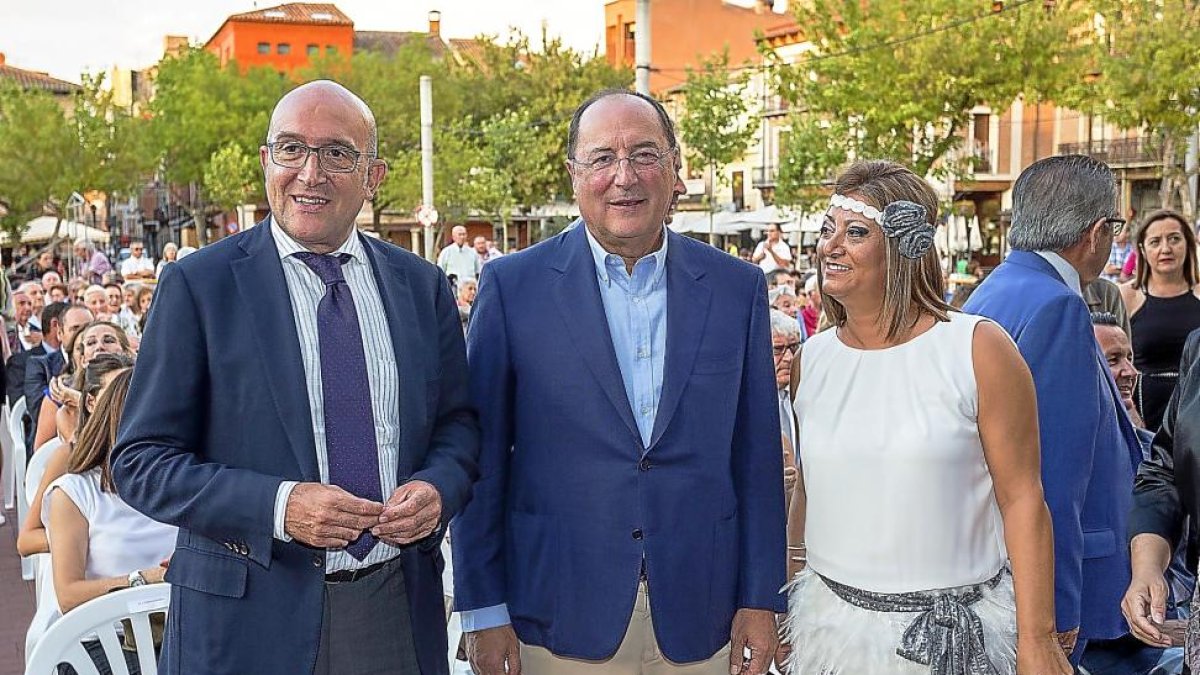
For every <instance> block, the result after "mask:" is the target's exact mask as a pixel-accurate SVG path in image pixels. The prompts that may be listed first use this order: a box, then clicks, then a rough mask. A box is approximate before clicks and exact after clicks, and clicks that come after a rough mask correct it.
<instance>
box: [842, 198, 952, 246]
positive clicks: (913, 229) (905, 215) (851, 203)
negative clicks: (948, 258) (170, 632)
mask: <svg viewBox="0 0 1200 675" xmlns="http://www.w3.org/2000/svg"><path fill="white" fill-rule="evenodd" d="M829 207H830V208H834V207H837V208H839V209H845V210H847V211H853V212H854V213H860V214H862V215H863V216H866V217H867V218H870V219H871V220H873V221H875V222H877V223H879V226H880V227H882V228H883V234H884V235H886V236H887V237H888V238H889V239H898V240H899V244H900V255H902V256H904V257H905V258H908V259H909V260H918V259H920V258H922V257H924V255H925V254H926V253H928V252H929V249H930V247H932V246H933V233H934V227H933V224H931V223H930V222H929V213H928V212H927V211H926V210H925V207H924V206H921V205H920V204H918V203H916V202H910V201H906V200H903V199H901V200H897V201H894V202H892V203H891V204H888V205H887V206H886V207H884V209H883V211H880V210H879V209H877V208H875V207H874V206H871V205H870V204H867V203H866V202H863V201H860V200H858V199H855V198H853V197H847V196H846V195H839V194H834V195H833V196H832V197H830V198H829Z"/></svg>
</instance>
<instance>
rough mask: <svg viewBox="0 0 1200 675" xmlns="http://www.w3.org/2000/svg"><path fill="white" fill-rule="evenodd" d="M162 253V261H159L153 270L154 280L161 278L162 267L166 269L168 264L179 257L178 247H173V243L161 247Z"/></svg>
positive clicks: (169, 242)
mask: <svg viewBox="0 0 1200 675" xmlns="http://www.w3.org/2000/svg"><path fill="white" fill-rule="evenodd" d="M162 253H163V256H162V260H159V261H158V265H157V266H156V267H155V268H154V278H155V279H158V278H161V277H162V272H163V268H164V267H166V266H167V265H168V264H170V263H173V262H175V258H176V257H177V256H178V255H179V247H178V246H176V245H175V242H173V241H168V242H167V245H166V246H163V251H162Z"/></svg>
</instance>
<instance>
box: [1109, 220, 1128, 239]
mask: <svg viewBox="0 0 1200 675" xmlns="http://www.w3.org/2000/svg"><path fill="white" fill-rule="evenodd" d="M1126 222H1127V221H1126V220H1125V219H1124V218H1116V217H1112V218H1105V219H1104V224H1105V225H1107V226H1108V227H1109V229H1110V230H1112V234H1113V236H1114V237H1115V236H1117V235H1118V234H1121V231H1122V230H1124V229H1125V223H1126Z"/></svg>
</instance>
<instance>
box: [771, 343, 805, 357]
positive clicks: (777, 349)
mask: <svg viewBox="0 0 1200 675" xmlns="http://www.w3.org/2000/svg"><path fill="white" fill-rule="evenodd" d="M798 351H800V343H799V342H789V343H787V344H786V345H771V352H772V353H774V354H775V358H779V357H780V356H783V354H784V352H788V353H791V354H795V353H796V352H798Z"/></svg>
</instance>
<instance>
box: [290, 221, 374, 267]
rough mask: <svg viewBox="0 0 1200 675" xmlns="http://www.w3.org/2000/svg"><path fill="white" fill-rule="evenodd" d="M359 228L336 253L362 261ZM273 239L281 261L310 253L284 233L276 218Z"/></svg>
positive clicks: (363, 253)
mask: <svg viewBox="0 0 1200 675" xmlns="http://www.w3.org/2000/svg"><path fill="white" fill-rule="evenodd" d="M357 235H358V228H355V229H354V230H352V231H351V232H350V236H349V237H347V238H346V241H345V242H343V243H342V245H341V246H339V247H338V249H337V250H336V251H334V253H348V254H350V257H351V258H353V259H354V260H356V261H361V260H362V259H363V256H364V255H365V252H364V251H363V245H362V242H361V241H359V239H358V236H357ZM271 238H272V239H274V240H275V249H276V250H277V251H278V252H279V259H280V260H282V259H284V258H286V257H288V256H290V255H292V254H294V253H301V252H304V251H308V249H307V248H305V247H304V245H303V244H301V243H300V242H298V241H296V240H295V239H292V237H291V235H289V234H288V233H287V232H284V231H283V228H282V227H280V226H279V223H277V222H275V217H274V216H272V217H271Z"/></svg>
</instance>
